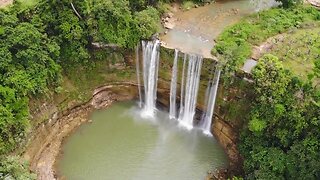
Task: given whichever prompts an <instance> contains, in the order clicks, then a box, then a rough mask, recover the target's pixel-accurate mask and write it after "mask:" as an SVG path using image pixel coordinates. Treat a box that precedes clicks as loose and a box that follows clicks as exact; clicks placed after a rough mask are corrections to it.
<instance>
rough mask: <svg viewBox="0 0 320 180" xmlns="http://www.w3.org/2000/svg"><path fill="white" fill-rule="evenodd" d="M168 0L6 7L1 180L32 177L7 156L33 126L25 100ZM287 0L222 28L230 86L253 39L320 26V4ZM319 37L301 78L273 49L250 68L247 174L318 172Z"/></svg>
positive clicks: (146, 22)
mask: <svg viewBox="0 0 320 180" xmlns="http://www.w3.org/2000/svg"><path fill="white" fill-rule="evenodd" d="M279 1H280V0H279ZM170 2H172V1H170V0H163V1H156V0H117V1H114V0H94V1H91V0H79V1H74V2H72V1H69V0H40V1H39V2H37V3H36V4H35V5H26V4H24V3H22V2H21V1H18V0H17V1H14V3H13V5H12V6H10V7H8V8H3V9H0V70H1V74H0V160H1V161H0V179H1V178H2V177H7V174H9V175H10V177H12V178H14V179H35V176H34V175H33V174H30V173H29V170H28V167H27V166H26V164H25V163H21V162H20V160H19V158H18V157H12V156H7V155H8V154H10V153H12V152H13V151H14V150H15V149H16V148H19V145H21V144H22V142H23V141H24V140H25V137H26V135H27V131H28V129H29V128H30V121H29V107H28V106H29V99H30V98H32V97H36V96H40V95H46V94H47V93H48V92H49V91H54V92H56V93H58V92H59V87H60V83H61V81H62V77H63V76H64V75H65V74H66V73H68V69H69V68H70V67H72V66H75V65H82V66H84V67H90V64H91V63H92V61H94V59H93V58H92V56H93V45H92V43H93V42H99V43H103V44H106V45H109V46H116V47H117V48H119V49H121V50H133V49H134V48H135V46H136V45H137V43H138V42H139V41H140V40H141V39H148V38H150V37H151V36H152V35H153V34H155V33H156V32H158V31H159V22H160V16H161V14H162V13H164V12H165V11H166V6H168V5H167V4H166V3H170ZM205 2H207V1H206V0H194V3H205ZM281 2H282V4H283V7H282V8H275V9H271V10H267V11H263V12H260V13H257V14H254V15H252V16H249V17H248V18H246V19H244V20H243V21H241V22H239V23H238V24H236V25H234V26H232V27H229V28H227V29H226V30H225V31H224V32H223V33H222V34H221V35H220V36H219V38H218V39H217V44H216V46H215V48H214V49H213V50H212V53H213V54H214V55H216V56H217V57H218V58H220V59H221V60H223V62H225V64H224V65H225V66H224V75H225V76H224V77H225V79H224V83H225V86H230V84H232V83H233V82H232V79H233V76H234V75H235V73H236V72H237V71H238V70H239V67H240V66H241V65H242V64H243V63H244V61H245V60H246V59H247V58H248V57H249V56H250V54H251V49H252V46H253V45H258V44H260V43H262V42H264V41H265V40H266V39H267V38H269V37H272V36H275V35H277V34H281V33H285V32H287V31H289V30H291V29H303V28H304V27H309V26H310V24H312V26H315V27H319V26H320V24H319V22H320V11H319V10H317V9H315V8H313V7H310V6H300V4H301V1H299V0H281ZM182 3H184V2H182ZM319 39H320V36H319V33H318V34H316V35H315V36H314V37H313V38H312V37H311V38H309V39H308V40H306V41H307V42H306V44H307V46H309V47H310V49H313V50H314V51H315V52H313V53H314V54H318V56H316V57H313V58H314V59H312V61H311V63H312V64H313V68H312V69H311V70H310V71H309V72H308V73H307V74H306V75H305V78H302V77H299V76H296V72H294V71H292V70H290V69H288V68H286V66H284V64H283V61H282V60H281V59H283V57H281V56H280V55H278V54H276V53H270V54H268V55H265V56H263V57H261V58H260V60H259V63H258V65H257V67H256V68H255V69H254V70H253V73H252V79H253V81H254V82H253V86H254V87H253V89H252V91H253V93H254V94H255V96H254V99H253V103H252V107H251V111H250V113H249V114H248V116H247V118H246V119H245V120H243V121H244V123H243V124H244V125H243V127H241V130H240V131H241V132H240V134H241V136H240V141H239V148H240V153H241V155H242V156H243V158H244V171H245V173H244V174H243V176H244V177H245V178H246V179H319V178H320V153H319V152H320V88H319V82H320V57H319V54H320V42H319V41H318V40H319ZM277 55H278V57H277ZM239 176H241V174H240V175H239Z"/></svg>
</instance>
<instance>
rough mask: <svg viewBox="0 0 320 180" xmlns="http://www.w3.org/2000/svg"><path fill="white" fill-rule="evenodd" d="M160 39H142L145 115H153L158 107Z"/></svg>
mask: <svg viewBox="0 0 320 180" xmlns="http://www.w3.org/2000/svg"><path fill="white" fill-rule="evenodd" d="M159 45H160V42H159V40H156V41H154V42H152V41H148V42H145V41H142V52H143V84H144V96H145V98H144V107H143V113H142V114H143V115H145V116H149V117H153V116H154V112H155V109H156V99H157V82H158V68H159Z"/></svg>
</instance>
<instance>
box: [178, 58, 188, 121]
mask: <svg viewBox="0 0 320 180" xmlns="http://www.w3.org/2000/svg"><path fill="white" fill-rule="evenodd" d="M186 61H187V54H184V58H183V66H182V77H181V92H180V93H181V94H180V111H179V117H182V113H183V109H184V108H183V99H184V79H185V77H184V76H185V75H184V74H185V66H186Z"/></svg>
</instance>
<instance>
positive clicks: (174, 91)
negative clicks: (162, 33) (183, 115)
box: [169, 49, 179, 119]
mask: <svg viewBox="0 0 320 180" xmlns="http://www.w3.org/2000/svg"><path fill="white" fill-rule="evenodd" d="M178 56H179V50H177V49H175V52H174V60H173V67H172V75H171V86H170V112H169V118H170V119H176V118H177V104H176V98H177V80H178V77H177V76H178Z"/></svg>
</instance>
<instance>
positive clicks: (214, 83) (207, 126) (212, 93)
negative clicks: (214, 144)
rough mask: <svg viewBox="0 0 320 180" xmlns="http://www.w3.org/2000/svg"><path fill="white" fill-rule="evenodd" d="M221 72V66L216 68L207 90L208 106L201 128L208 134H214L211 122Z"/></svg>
mask: <svg viewBox="0 0 320 180" xmlns="http://www.w3.org/2000/svg"><path fill="white" fill-rule="evenodd" d="M220 74H221V69H220V68H219V67H216V70H215V72H214V77H213V79H210V80H209V84H208V88H207V92H206V97H205V99H206V106H207V109H206V111H205V114H204V116H203V118H202V120H201V126H200V127H201V129H202V130H203V132H204V133H205V134H207V135H212V134H211V123H212V116H213V113H214V105H215V102H216V97H217V91H218V86H219V80H220Z"/></svg>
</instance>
